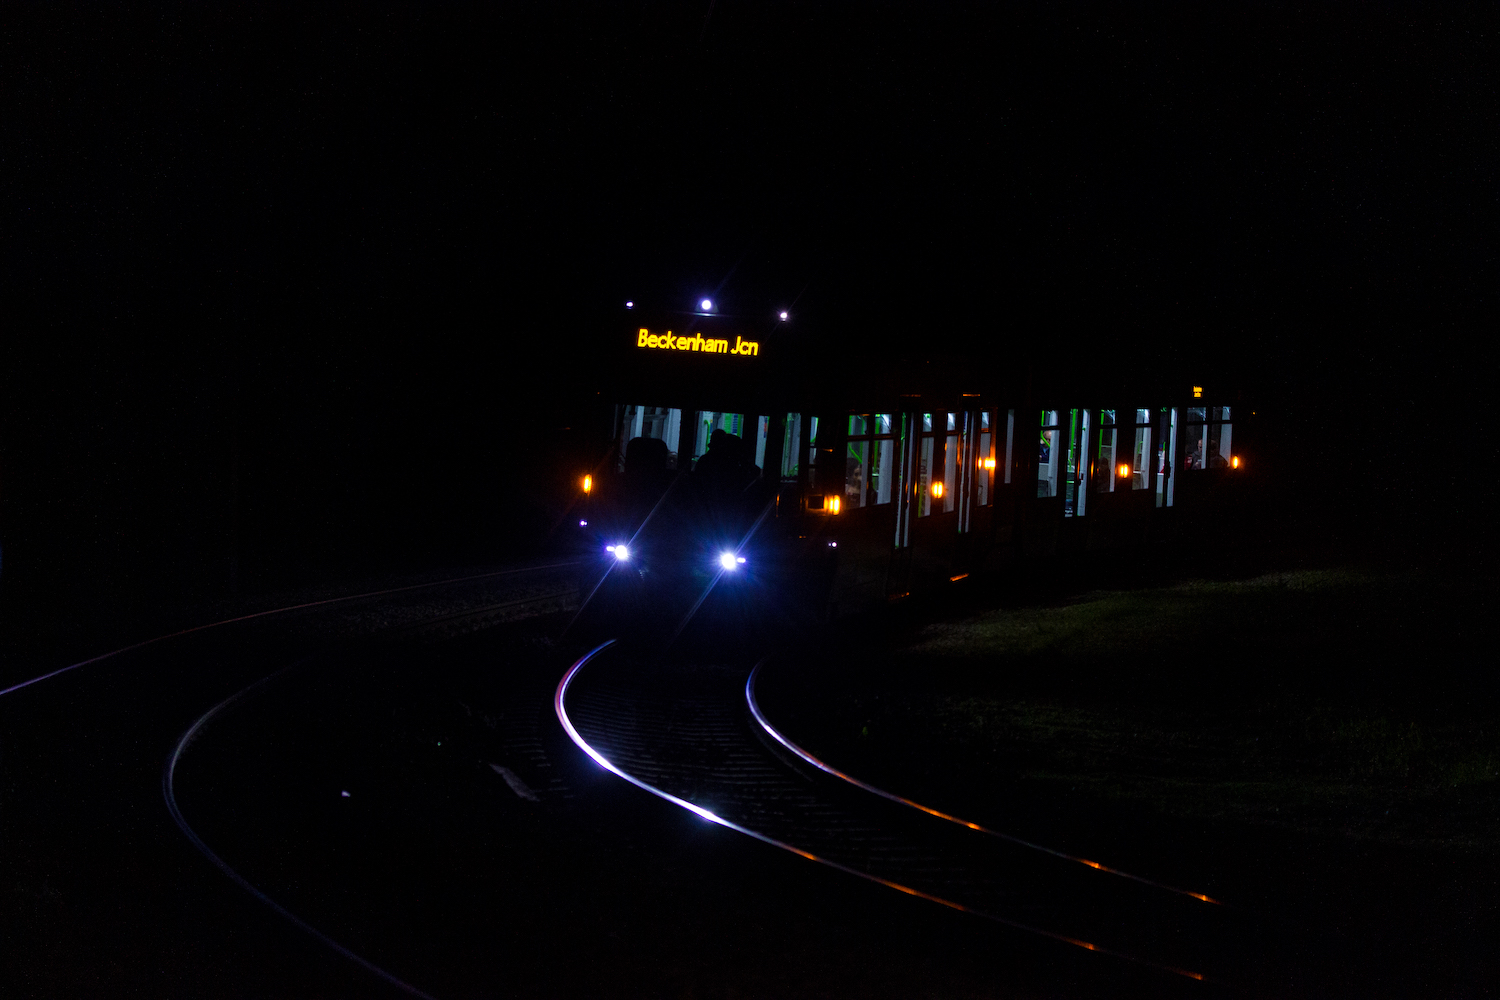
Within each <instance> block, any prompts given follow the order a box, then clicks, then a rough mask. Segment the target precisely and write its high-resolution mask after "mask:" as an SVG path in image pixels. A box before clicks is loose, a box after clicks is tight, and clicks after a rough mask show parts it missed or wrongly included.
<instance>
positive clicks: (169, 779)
mask: <svg viewBox="0 0 1500 1000" xmlns="http://www.w3.org/2000/svg"><path fill="white" fill-rule="evenodd" d="M307 659H310V658H304V659H301V660H298V661H296V662H295V663H291V664H289V665H287V666H285V667H282V668H281V669H280V670H278V671H276V672H275V673H273V674H267V675H266V676H265V677H262V678H261V679H260V680H258V681H256V682H255V683H254V684H251V685H250V686H249V687H246V688H244V689H242V690H240V691H236V692H235V693H234V694H232V695H230V696H229V697H228V698H225V699H224V700H223V701H221V702H219V703H218V704H217V705H215V706H214V707H213V708H210V709H209V710H208V711H207V712H204V713H203V714H202V715H200V716H199V717H198V721H196V722H194V723H193V724H192V725H191V726H190V727H188V730H187V732H185V733H183V734H182V738H181V739H179V740H178V741H177V745H176V746H175V747H173V748H172V752H171V754H169V755H168V756H167V763H166V766H165V767H164V768H163V769H162V775H161V791H162V797H163V798H164V799H166V802H167V811H168V812H170V813H171V814H172V820H173V821H174V822H175V823H176V824H177V828H178V829H179V830H181V831H182V832H183V834H184V836H186V837H187V839H188V840H189V841H191V842H192V845H193V846H194V847H196V848H197V849H198V852H199V853H200V854H202V855H203V856H204V857H205V858H207V859H208V860H209V861H211V862H213V864H214V866H215V867H216V868H218V869H219V871H221V872H223V873H224V874H225V875H228V876H229V878H230V880H231V881H232V882H234V883H235V884H236V885H238V886H239V887H240V888H241V889H244V890H245V891H246V892H248V893H249V894H250V895H252V896H254V897H255V898H256V899H258V900H260V901H261V902H262V903H264V904H266V906H269V907H270V908H271V909H272V910H273V911H275V912H276V913H277V914H278V915H279V916H281V917H283V918H284V919H285V920H287V921H288V922H290V923H292V924H294V925H295V926H297V927H299V928H301V929H302V930H304V931H306V932H307V933H308V934H310V935H312V936H313V937H314V938H316V939H317V940H319V941H321V942H322V943H323V944H325V945H327V946H328V947H329V948H332V949H333V950H334V951H336V952H338V953H339V954H340V955H343V956H344V957H345V958H347V959H349V961H351V962H353V963H354V964H356V965H358V966H360V967H361V968H363V969H365V970H366V971H368V972H372V973H374V974H375V975H377V976H379V977H380V978H381V979H383V980H385V981H386V982H388V983H390V984H391V985H392V986H394V987H396V988H397V989H399V990H404V991H405V992H406V993H409V994H410V995H412V996H414V997H422V998H423V1000H436V998H435V997H433V996H432V994H430V993H424V992H423V991H421V990H419V989H417V988H416V987H415V986H413V985H411V984H410V983H408V982H406V981H405V980H402V979H398V978H396V977H395V976H394V975H392V974H391V973H389V972H387V971H386V970H384V969H382V968H381V967H380V966H378V965H376V964H375V963H374V962H371V961H370V960H369V959H366V958H364V957H362V956H360V955H357V954H355V953H354V952H352V951H350V950H349V949H348V948H346V947H344V946H343V945H341V944H339V943H338V942H337V941H335V940H334V939H333V938H331V937H329V936H328V935H327V934H324V933H323V932H322V931H320V930H318V929H317V928H316V927H314V926H313V925H312V924H310V923H308V922H307V921H306V920H303V919H302V918H301V917H299V916H297V915H296V914H295V913H293V912H292V911H291V910H288V909H287V908H286V907H284V906H282V905H281V904H280V903H278V902H276V900H274V899H272V898H271V897H270V896H268V895H266V894H265V893H264V892H262V891H261V890H260V889H258V888H256V887H255V886H254V885H252V884H251V883H250V881H249V880H247V879H246V878H245V877H244V876H243V875H241V874H240V873H239V872H237V871H235V870H234V869H233V868H231V867H229V863H228V862H227V861H225V860H224V859H223V858H221V857H219V856H218V855H217V854H215V853H214V851H213V849H212V848H211V847H209V846H208V845H207V844H206V843H204V842H203V838H202V837H200V836H198V833H197V831H195V830H194V829H193V828H192V827H191V826H190V825H188V821H187V819H186V818H185V817H184V816H183V815H182V810H181V809H180V808H179V807H178V805H177V789H176V785H175V781H176V777H177V762H178V761H179V760H181V759H182V753H183V751H184V750H186V749H187V747H188V744H189V743H191V742H192V741H193V740H194V739H195V738H197V736H198V733H199V732H200V731H201V730H202V729H203V727H204V726H206V725H208V722H209V720H210V719H212V718H213V717H214V716H215V715H217V714H219V712H221V711H223V710H224V709H226V708H228V707H229V706H230V705H232V704H234V703H235V702H237V701H239V700H240V699H241V698H243V697H244V696H245V695H247V694H249V693H250V692H251V691H253V690H255V689H256V688H258V687H262V686H264V685H266V684H269V683H270V682H271V681H272V680H274V679H276V678H277V677H280V676H281V675H282V674H284V673H286V672H287V671H288V670H291V669H292V668H293V667H296V666H299V665H301V664H303V663H306V662H307Z"/></svg>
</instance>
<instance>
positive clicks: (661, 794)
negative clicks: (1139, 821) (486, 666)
mask: <svg viewBox="0 0 1500 1000" xmlns="http://www.w3.org/2000/svg"><path fill="white" fill-rule="evenodd" d="M614 643H615V640H614V639H610V640H609V641H607V642H604V643H601V644H600V645H598V646H595V647H594V648H593V649H591V650H589V651H588V652H587V653H585V654H584V655H583V656H582V657H580V658H579V660H578V662H577V663H574V664H573V665H572V666H571V667H569V668H568V671H567V673H565V674H563V678H562V680H561V681H559V682H558V685H557V691H556V693H555V694H554V695H553V698H552V708H553V711H555V712H556V713H557V721H558V722H560V723H561V724H562V727H563V729H564V730H566V731H567V734H568V737H569V738H570V739H571V740H572V741H573V742H574V743H575V744H576V745H577V746H578V748H579V749H580V750H582V751H583V752H584V753H586V754H588V756H589V757H591V758H592V759H593V761H594V763H596V764H598V765H599V766H600V767H602V768H604V769H605V770H606V771H608V772H610V773H611V774H614V775H616V776H617V777H620V778H623V779H625V780H626V781H628V782H630V783H631V784H632V785H635V786H636V787H637V788H640V789H642V790H643V791H646V792H649V793H651V794H652V795H655V796H656V797H657V798H661V799H665V800H666V801H668V802H670V803H672V804H673V805H675V806H678V807H680V808H683V809H686V810H687V811H688V812H690V813H692V814H694V815H695V816H698V817H700V818H702V819H706V820H708V821H709V822H710V823H717V824H718V825H719V826H723V827H726V828H728V829H730V830H733V831H735V832H736V833H742V834H744V835H745V836H747V837H752V838H754V839H755V840H758V841H760V842H761V843H763V844H769V845H771V846H772V847H779V848H780V849H781V850H783V851H789V852H791V853H792V854H795V855H797V856H798V857H801V858H806V859H807V860H809V861H816V862H817V863H818V864H820V865H827V866H828V867H829V868H833V869H835V870H837V871H841V872H843V873H845V874H846V875H854V876H857V877H859V878H862V879H865V880H867V881H870V882H875V883H878V884H879V885H883V886H886V887H888V888H891V889H895V890H897V891H898V892H903V893H906V894H907V895H909V896H916V897H917V898H919V899H925V900H929V901H930V902H933V903H937V904H939V905H941V906H946V907H948V908H950V909H954V910H960V911H962V912H964V913H972V914H974V915H975V916H978V917H983V918H985V919H986V920H992V921H994V922H995V923H998V924H1003V925H1005V926H1007V927H1011V928H1014V929H1016V930H1020V931H1026V932H1028V933H1031V934H1039V935H1041V936H1042V937H1046V938H1051V939H1052V940H1054V941H1061V942H1063V943H1064V944H1070V945H1073V946H1075V947H1078V948H1083V949H1084V950H1086V951H1094V952H1099V953H1100V954H1103V955H1110V956H1113V957H1115V958H1121V959H1124V960H1126V961H1128V962H1135V963H1137V964H1140V965H1145V966H1148V967H1150V968H1154V969H1160V970H1162V971H1164V972H1171V973H1175V974H1176V975H1179V976H1186V977H1187V978H1189V979H1197V980H1200V981H1201V980H1203V979H1204V976H1203V975H1202V974H1201V973H1197V972H1189V971H1188V970H1186V969H1179V968H1177V967H1175V966H1171V965H1163V964H1161V963H1159V962H1152V961H1149V960H1146V959H1142V958H1138V957H1136V956H1135V955H1131V954H1128V953H1126V952H1122V951H1115V950H1114V949H1112V948H1106V947H1104V946H1103V945H1097V944H1094V943H1092V942H1090V941H1083V940H1081V939H1079V938H1074V937H1069V936H1067V935H1066V934H1059V933H1057V932H1055V931H1049V930H1045V929H1043V928H1040V927H1035V926H1032V925H1030V924H1023V923H1021V922H1019V921H1016V920H1010V919H1007V918H1006V917H1002V916H999V915H998V914H994V913H988V912H986V911H984V910H978V909H975V908H974V907H971V906H965V905H964V904H962V903H958V902H955V901H953V900H951V899H944V898H943V897H941V896H936V895H933V894H932V893H929V892H923V891H922V890H921V889H916V888H913V887H912V886H908V885H902V884H901V883H899V882H893V881H891V880H890V879H884V878H881V877H880V876H878V875H874V874H872V873H870V872H863V871H860V870H859V869H857V868H852V867H850V866H848V865H844V864H840V863H839V862H837V861H834V860H832V859H831V858H825V857H821V856H819V855H816V854H813V853H812V852H810V851H806V850H803V849H802V848H800V847H797V846H796V845H794V844H789V843H787V842H785V841H782V840H777V839H775V838H774V837H768V836H766V835H765V834H763V833H761V832H759V831H757V830H752V829H750V828H749V827H746V826H742V825H740V824H739V823H736V822H734V821H732V820H728V819H725V818H724V817H722V816H719V815H717V814H715V813H714V812H712V811H710V810H708V809H705V808H703V807H702V806H700V805H696V804H694V803H692V802H689V801H687V800H686V799H683V798H679V797H678V796H676V795H673V794H672V793H670V792H667V791H664V790H663V789H660V788H657V787H656V786H654V785H651V784H648V783H647V782H644V781H642V780H641V779H639V778H637V777H635V776H634V775H632V774H629V773H627V772H626V771H624V770H622V769H621V768H619V767H617V766H616V765H615V764H614V763H613V762H611V761H610V760H609V759H608V758H607V757H605V756H604V755H603V754H601V753H600V752H599V751H598V750H596V749H594V748H593V747H592V746H590V745H589V744H588V742H587V741H586V740H585V739H584V738H583V737H582V736H581V735H580V734H579V732H578V730H577V728H575V727H574V725H573V722H572V720H571V719H569V718H568V712H567V694H568V686H569V685H570V684H572V683H573V679H574V677H576V676H577V674H578V672H579V671H580V670H581V669H583V666H584V664H586V663H588V662H589V661H590V660H592V659H593V658H594V657H595V656H597V655H599V654H600V653H601V652H603V651H604V650H605V649H608V648H609V647H610V646H612V645H614ZM751 676H752V677H753V676H754V672H753V671H752V672H751ZM789 745H790V744H789Z"/></svg>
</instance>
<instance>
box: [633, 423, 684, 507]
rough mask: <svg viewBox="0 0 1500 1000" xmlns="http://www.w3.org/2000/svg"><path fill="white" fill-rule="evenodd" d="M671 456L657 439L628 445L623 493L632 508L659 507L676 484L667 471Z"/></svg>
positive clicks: (643, 439)
mask: <svg viewBox="0 0 1500 1000" xmlns="http://www.w3.org/2000/svg"><path fill="white" fill-rule="evenodd" d="M670 456H671V452H670V451H668V449H667V443H666V442H665V441H662V440H659V439H657V438H648V437H638V438H631V439H630V441H629V442H628V443H627V444H626V445H625V476H624V483H623V489H622V491H621V493H622V495H623V496H624V498H625V500H626V502H627V503H628V504H629V505H631V506H632V507H635V506H638V505H640V504H642V503H655V502H656V499H657V497H659V496H661V493H662V491H663V490H665V489H666V488H667V487H668V486H669V485H671V481H672V473H671V472H670V471H669V470H668V468H667V462H668V460H669V458H670Z"/></svg>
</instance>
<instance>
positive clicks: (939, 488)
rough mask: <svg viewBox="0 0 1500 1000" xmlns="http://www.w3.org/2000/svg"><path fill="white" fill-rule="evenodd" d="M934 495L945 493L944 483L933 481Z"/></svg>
mask: <svg viewBox="0 0 1500 1000" xmlns="http://www.w3.org/2000/svg"><path fill="white" fill-rule="evenodd" d="M932 495H933V496H935V497H941V496H942V495H943V484H942V483H933V484H932Z"/></svg>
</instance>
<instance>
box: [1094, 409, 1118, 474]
mask: <svg viewBox="0 0 1500 1000" xmlns="http://www.w3.org/2000/svg"><path fill="white" fill-rule="evenodd" d="M1095 437H1096V438H1097V439H1098V443H1097V444H1095V445H1094V455H1093V459H1094V464H1093V468H1092V475H1091V476H1090V478H1091V479H1092V480H1093V487H1094V492H1095V493H1113V492H1114V491H1115V478H1116V477H1115V460H1116V458H1117V457H1118V456H1117V455H1116V454H1115V452H1116V448H1115V445H1116V444H1117V443H1118V442H1119V438H1118V437H1117V436H1116V433H1115V411H1114V410H1100V411H1099V433H1098V434H1096V435H1095Z"/></svg>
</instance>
